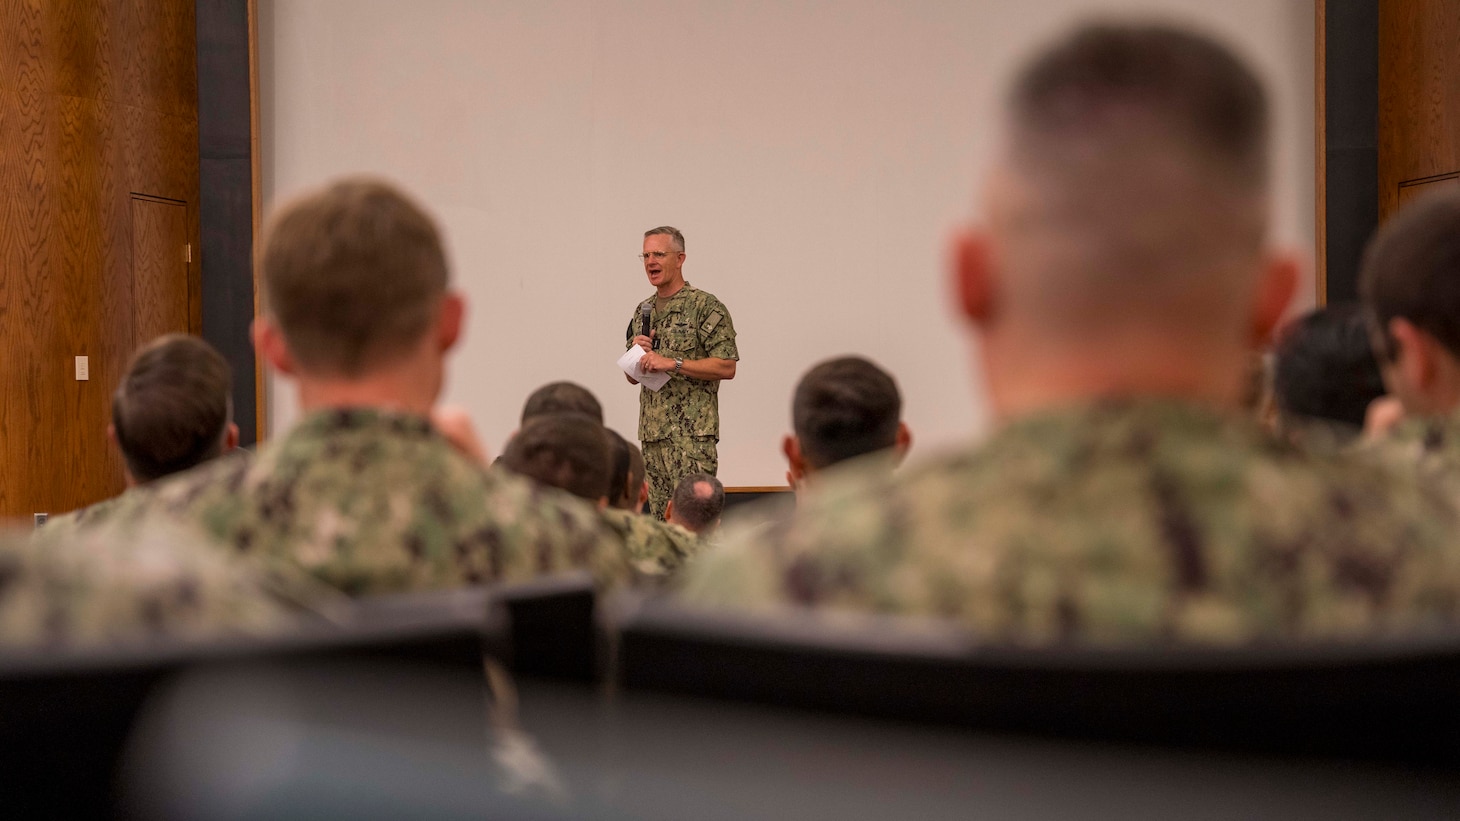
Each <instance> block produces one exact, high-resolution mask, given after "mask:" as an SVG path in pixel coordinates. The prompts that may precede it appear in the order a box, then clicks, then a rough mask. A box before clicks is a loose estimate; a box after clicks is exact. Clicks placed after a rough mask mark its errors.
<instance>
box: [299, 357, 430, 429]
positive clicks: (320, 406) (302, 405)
mask: <svg viewBox="0 0 1460 821" xmlns="http://www.w3.org/2000/svg"><path fill="white" fill-rule="evenodd" d="M436 372H437V371H436V369H433V368H430V367H425V366H422V365H421V364H420V363H417V362H415V361H414V360H413V361H411V362H410V363H409V364H408V365H406V364H402V365H396V366H392V367H389V368H385V369H381V370H378V371H375V372H372V373H370V374H369V375H367V376H364V377H361V378H358V379H347V378H336V377H320V376H308V375H303V374H301V375H299V376H298V384H299V409H300V410H301V411H302V412H304V413H313V412H314V411H320V410H339V409H345V408H374V409H377V410H385V411H393V412H396V413H409V414H414V415H417V416H428V415H430V413H431V408H432V407H434V406H435V404H436V397H437V395H438V394H439V392H440V387H439V384H440V383H439V380H438V379H437V378H436V377H434V376H433V374H435V373H436Z"/></svg>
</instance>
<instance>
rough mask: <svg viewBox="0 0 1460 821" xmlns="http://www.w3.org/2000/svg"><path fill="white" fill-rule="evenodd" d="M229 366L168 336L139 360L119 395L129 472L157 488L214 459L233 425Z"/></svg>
mask: <svg viewBox="0 0 1460 821" xmlns="http://www.w3.org/2000/svg"><path fill="white" fill-rule="evenodd" d="M231 380H232V374H231V373H230V371H229V368H228V363H227V362H226V361H224V359H223V357H222V356H221V355H220V354H219V353H218V352H217V351H216V350H214V349H213V346H211V345H209V344H208V343H207V342H204V341H203V340H201V339H199V338H197V337H195V336H187V335H185V334H168V335H167V336H162V337H158V338H157V339H154V340H153V341H152V342H150V343H148V344H147V345H146V346H145V347H143V348H142V349H141V350H139V351H137V353H136V355H135V356H133V357H132V362H131V364H129V365H128V366H127V374H126V376H124V377H122V382H121V384H120V385H118V386H117V390H116V393H115V394H113V395H112V427H113V428H114V429H115V430H116V437H117V445H118V446H119V447H120V448H121V451H122V458H123V459H125V460H126V463H127V471H128V472H130V473H131V474H132V478H134V479H136V480H137V481H138V482H150V481H152V480H154V479H160V478H162V477H163V476H167V475H168V474H172V473H177V472H178V471H182V470H187V469H188V468H191V467H193V466H194V465H197V464H200V463H202V462H206V461H208V460H209V459H212V458H214V457H216V456H218V454H219V453H220V452H221V451H222V449H223V435H224V431H225V430H226V429H227V427H228V421H229V416H230V412H229V399H228V397H229V388H230V383H231Z"/></svg>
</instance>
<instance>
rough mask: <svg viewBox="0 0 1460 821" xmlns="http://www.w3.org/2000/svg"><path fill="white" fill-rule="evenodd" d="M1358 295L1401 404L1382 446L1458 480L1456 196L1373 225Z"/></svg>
mask: <svg viewBox="0 0 1460 821" xmlns="http://www.w3.org/2000/svg"><path fill="white" fill-rule="evenodd" d="M1359 295H1360V298H1361V299H1362V300H1363V302H1364V306H1365V308H1366V309H1367V310H1368V313H1369V320H1370V322H1371V323H1372V326H1373V337H1372V338H1373V343H1374V348H1375V354H1376V355H1377V357H1378V359H1379V364H1380V368H1381V369H1382V371H1383V374H1384V382H1385V384H1386V385H1387V386H1388V388H1389V392H1390V393H1391V394H1392V395H1393V396H1394V397H1395V398H1396V399H1397V400H1398V404H1399V405H1400V406H1402V414H1396V415H1394V416H1393V417H1391V419H1390V420H1389V421H1388V422H1387V423H1386V424H1385V425H1382V426H1381V427H1392V428H1393V429H1392V431H1389V436H1388V439H1389V444H1391V445H1395V446H1397V447H1398V448H1399V449H1401V450H1402V451H1404V452H1405V453H1406V454H1407V455H1408V456H1411V457H1413V458H1415V459H1418V460H1420V461H1421V462H1422V463H1423V464H1424V465H1425V466H1426V467H1428V468H1431V469H1436V470H1440V471H1442V472H1444V473H1446V474H1453V475H1454V476H1456V477H1460V192H1455V191H1446V192H1441V193H1438V194H1434V195H1431V196H1429V197H1425V198H1424V199H1421V200H1419V201H1418V202H1415V203H1413V204H1411V205H1409V206H1408V207H1406V208H1404V209H1403V210H1401V211H1400V212H1399V213H1398V214H1396V215H1395V216H1394V217H1392V218H1391V219H1390V220H1389V221H1388V222H1386V223H1384V225H1383V226H1382V227H1380V229H1379V231H1378V233H1377V234H1375V235H1374V238H1373V240H1371V241H1370V243H1369V247H1368V249H1367V250H1365V252H1364V262H1363V267H1362V268H1361V270H1360V272H1359Z"/></svg>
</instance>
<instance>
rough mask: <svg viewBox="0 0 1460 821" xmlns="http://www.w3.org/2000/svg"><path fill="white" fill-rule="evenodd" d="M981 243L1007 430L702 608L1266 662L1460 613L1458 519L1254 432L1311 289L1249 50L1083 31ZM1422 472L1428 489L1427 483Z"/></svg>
mask: <svg viewBox="0 0 1460 821" xmlns="http://www.w3.org/2000/svg"><path fill="white" fill-rule="evenodd" d="M1010 115H1011V116H1010V124H1009V125H1010V129H1009V133H1008V135H1007V143H1006V147H1005V149H1004V154H1003V156H1002V158H1001V160H1002V161H1001V162H1000V163H998V165H997V166H996V168H995V169H994V171H993V172H992V174H991V177H990V179H989V183H988V185H989V188H988V198H987V204H986V210H985V213H986V215H987V218H988V220H989V225H988V228H987V229H986V230H985V231H977V232H974V231H970V232H967V233H964V234H962V235H961V236H959V237H958V239H957V244H956V247H955V253H954V254H953V255H952V257H951V258H952V259H953V260H954V266H953V267H954V275H955V280H956V285H957V293H958V296H959V301H958V307H959V309H960V311H961V312H962V314H963V315H964V316H965V317H966V318H968V319H969V320H970V321H971V322H972V324H973V326H974V327H975V329H976V330H977V336H978V339H979V343H980V344H979V347H978V350H979V353H980V355H981V357H982V364H983V372H984V374H985V375H986V378H987V388H988V396H989V400H990V403H991V405H992V409H993V411H994V414H995V417H996V420H997V421H996V430H995V431H994V433H993V435H992V437H991V438H990V439H988V440H987V441H986V442H984V443H983V444H980V445H975V446H971V447H967V448H964V449H962V450H961V451H957V452H953V453H949V454H947V455H945V456H943V457H941V458H938V459H935V460H933V461H931V462H928V463H925V464H923V465H921V466H920V467H913V468H910V469H908V470H906V471H905V472H904V473H903V474H901V475H900V476H897V477H892V476H889V475H888V474H887V473H886V472H885V471H881V472H878V473H877V474H876V475H872V476H870V477H868V476H865V475H860V474H859V475H853V476H843V477H840V478H839V479H836V480H832V479H831V478H828V480H827V481H826V482H824V483H821V484H820V485H819V486H818V488H817V490H816V493H814V494H812V495H811V496H810V497H809V498H807V499H806V500H805V501H804V503H803V504H800V505H798V508H799V509H798V510H797V512H796V514H795V515H794V516H792V517H790V518H789V519H787V520H785V521H782V522H780V523H779V524H778V525H777V527H776V528H775V529H774V532H773V533H772V535H771V536H769V537H768V538H762V539H760V540H758V541H756V542H748V541H739V542H731V543H728V544H726V545H724V546H722V547H721V548H720V549H718V550H714V551H709V552H707V553H706V554H704V556H703V557H702V559H701V560H700V561H698V562H695V563H691V564H690V565H689V566H688V567H687V568H686V575H687V578H686V579H685V584H684V591H683V595H684V596H686V597H687V598H689V599H691V600H694V601H699V602H702V603H706V604H716V605H721V606H734V607H766V606H785V605H799V606H807V607H817V608H833V609H838V608H839V609H852V610H860V611H864V612H867V611H869V612H875V613H884V614H899V615H922V616H939V617H946V618H950V619H954V620H958V621H961V622H962V623H964V624H965V625H967V626H969V627H970V628H972V629H973V630H975V631H976V632H978V633H980V634H982V635H983V636H984V637H985V638H986V639H988V640H990V641H1004V642H1012V643H1021V644H1029V645H1039V644H1049V643H1056V642H1061V641H1082V642H1089V643H1109V644H1116V643H1149V642H1163V641H1183V642H1198V643H1238V642H1245V641H1252V640H1258V639H1270V638H1280V637H1281V638H1294V637H1296V638H1320V637H1322V638H1333V637H1349V636H1354V635H1360V634H1372V633H1377V632H1385V631H1402V630H1410V629H1423V628H1425V627H1432V626H1435V625H1441V624H1450V623H1453V620H1454V619H1455V618H1456V617H1457V616H1460V550H1456V549H1455V533H1456V532H1457V531H1456V523H1457V513H1456V510H1455V508H1454V507H1453V506H1452V505H1451V504H1450V503H1449V501H1448V500H1447V499H1445V498H1444V497H1443V496H1442V495H1441V494H1438V493H1435V492H1432V491H1431V490H1430V489H1428V488H1426V487H1424V486H1423V485H1421V484H1420V483H1419V482H1417V481H1414V480H1413V477H1412V475H1411V476H1408V477H1407V476H1405V475H1404V474H1403V473H1401V472H1398V471H1392V470H1388V469H1386V468H1384V467H1381V466H1380V465H1378V464H1367V463H1363V462H1359V461H1357V460H1355V459H1353V458H1352V457H1340V456H1336V455H1317V454H1309V453H1304V452H1300V451H1298V450H1296V449H1294V448H1292V447H1290V446H1288V445H1284V444H1278V443H1276V442H1274V441H1272V440H1270V439H1268V438H1267V437H1265V436H1264V435H1263V433H1262V432H1261V431H1260V430H1258V429H1257V428H1256V427H1255V424H1256V423H1255V422H1254V421H1253V420H1251V419H1250V418H1247V417H1246V416H1244V415H1243V414H1241V413H1240V412H1239V411H1238V404H1239V398H1240V395H1241V391H1242V382H1243V374H1244V369H1245V367H1246V363H1247V361H1248V356H1249V352H1250V350H1251V347H1252V346H1253V345H1254V344H1257V343H1260V342H1261V340H1262V339H1263V338H1264V337H1265V336H1267V335H1268V334H1269V333H1270V331H1271V329H1272V327H1273V326H1274V325H1275V324H1276V323H1277V321H1278V320H1279V318H1280V317H1281V315H1282V313H1283V309H1284V307H1285V306H1286V305H1287V302H1288V299H1289V298H1290V296H1291V293H1292V290H1293V287H1294V282H1295V279H1296V266H1295V264H1294V263H1293V262H1292V261H1290V260H1287V259H1284V258H1282V257H1280V256H1277V255H1274V254H1273V253H1271V251H1270V250H1269V249H1267V248H1266V244H1265V237H1264V227H1265V223H1266V215H1267V206H1266V200H1267V149H1266V146H1267V126H1266V106H1265V103H1264V100H1263V93H1262V90H1261V87H1260V85H1259V83H1258V81H1257V79H1256V78H1255V77H1254V76H1253V75H1252V74H1251V73H1250V72H1249V71H1248V70H1247V69H1246V68H1245V67H1243V66H1242V65H1241V64H1240V63H1239V62H1238V61H1237V60H1236V58H1235V57H1233V56H1232V55H1231V54H1230V53H1229V52H1228V51H1227V50H1226V49H1224V48H1223V47H1221V46H1219V45H1217V44H1215V43H1213V42H1211V41H1209V40H1207V39H1205V38H1202V37H1200V36H1195V35H1192V34H1189V33H1185V32H1182V31H1180V30H1175V29H1170V28H1165V27H1159V26H1112V25H1095V26H1088V27H1085V28H1082V29H1080V30H1078V31H1076V32H1074V33H1073V34H1072V35H1070V36H1068V37H1066V38H1065V39H1063V40H1062V41H1061V42H1059V43H1058V44H1056V45H1055V46H1054V47H1053V48H1052V49H1051V50H1050V51H1048V52H1046V53H1045V54H1043V55H1042V56H1040V57H1039V58H1038V59H1037V60H1036V61H1035V62H1034V63H1033V65H1032V66H1030V67H1029V68H1027V69H1026V70H1025V71H1024V73H1023V74H1022V75H1021V78H1020V80H1019V81H1018V83H1017V85H1016V86H1015V88H1014V91H1013V94H1012V97H1011V99H1010ZM1410 473H1411V474H1412V471H1411V472H1410Z"/></svg>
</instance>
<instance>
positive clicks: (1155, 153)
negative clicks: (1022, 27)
mask: <svg viewBox="0 0 1460 821" xmlns="http://www.w3.org/2000/svg"><path fill="white" fill-rule="evenodd" d="M1008 115H1009V116H1008V142H1007V145H1008V147H1007V148H1006V149H1005V151H1004V158H1003V161H1002V162H1001V163H1000V164H999V166H998V168H997V170H996V171H995V172H994V173H993V174H992V176H991V180H990V186H989V191H988V197H989V201H988V216H989V220H990V231H991V235H992V236H991V241H992V242H993V243H994V244H995V245H996V246H997V248H996V253H997V256H998V259H999V263H1000V264H1001V265H1002V266H1003V267H1004V269H1005V271H1004V273H1005V276H1004V277H1003V278H1002V279H1001V282H1000V286H1001V289H1002V293H1001V296H1002V297H1003V298H1004V300H1005V304H1004V305H1003V306H1002V307H1003V308H1005V309H1006V310H1010V311H1026V310H1027V311H1029V312H1032V313H1037V314H1038V315H1039V317H1040V320H1041V321H1042V322H1043V323H1045V324H1046V326H1047V327H1051V328H1052V329H1053V330H1055V331H1059V330H1067V331H1069V332H1071V333H1075V334H1087V333H1090V332H1095V331H1098V330H1100V329H1101V328H1103V327H1104V326H1106V325H1107V324H1109V323H1120V324H1128V323H1130V322H1132V321H1135V320H1138V321H1140V322H1143V323H1152V324H1170V325H1172V326H1173V327H1176V326H1179V327H1182V328H1186V329H1190V328H1191V327H1192V324H1191V323H1192V322H1196V323H1198V324H1199V325H1201V324H1221V325H1223V327H1227V326H1231V325H1232V324H1233V322H1234V317H1233V314H1235V313H1236V312H1240V311H1242V310H1243V309H1244V308H1246V307H1247V306H1246V302H1247V300H1246V299H1245V298H1244V297H1245V296H1246V295H1247V294H1249V293H1250V291H1251V289H1252V287H1253V283H1254V281H1255V280H1256V278H1257V273H1258V270H1259V266H1260V262H1261V258H1262V251H1263V241H1264V226H1265V225H1266V222H1267V210H1266V199H1267V166H1268V156H1267V135H1268V121H1267V119H1268V118H1267V104H1266V100H1265V97H1264V93H1263V90H1262V86H1261V84H1260V83H1259V81H1258V80H1257V78H1256V77H1255V76H1254V75H1253V74H1252V73H1251V72H1250V71H1249V70H1248V69H1247V68H1246V67H1244V66H1243V65H1242V63H1241V62H1239V61H1238V59H1237V58H1236V57H1235V56H1234V55H1233V54H1232V53H1231V52H1229V51H1228V50H1227V49H1226V48H1224V47H1223V46H1221V45H1219V44H1217V43H1216V42H1214V41H1212V40H1210V39H1207V38H1205V37H1203V36H1200V35H1196V34H1192V33H1190V32H1186V31H1182V30H1179V29H1175V28H1169V27H1164V26H1149V25H1105V24H1101V25H1090V26H1086V27H1083V28H1080V29H1078V30H1076V31H1075V32H1073V33H1072V34H1070V35H1068V36H1067V37H1065V38H1064V39H1062V40H1060V41H1058V42H1057V43H1055V44H1054V45H1053V46H1052V47H1051V48H1049V49H1048V50H1046V51H1045V52H1043V53H1042V54H1040V55H1039V56H1038V57H1036V58H1035V60H1034V61H1033V62H1031V63H1030V64H1029V65H1028V66H1027V67H1026V68H1025V69H1024V71H1023V72H1022V73H1021V74H1020V75H1019V77H1018V79H1017V81H1016V83H1015V84H1014V86H1013V89H1012V93H1011V94H1010V97H1009V106H1008Z"/></svg>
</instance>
